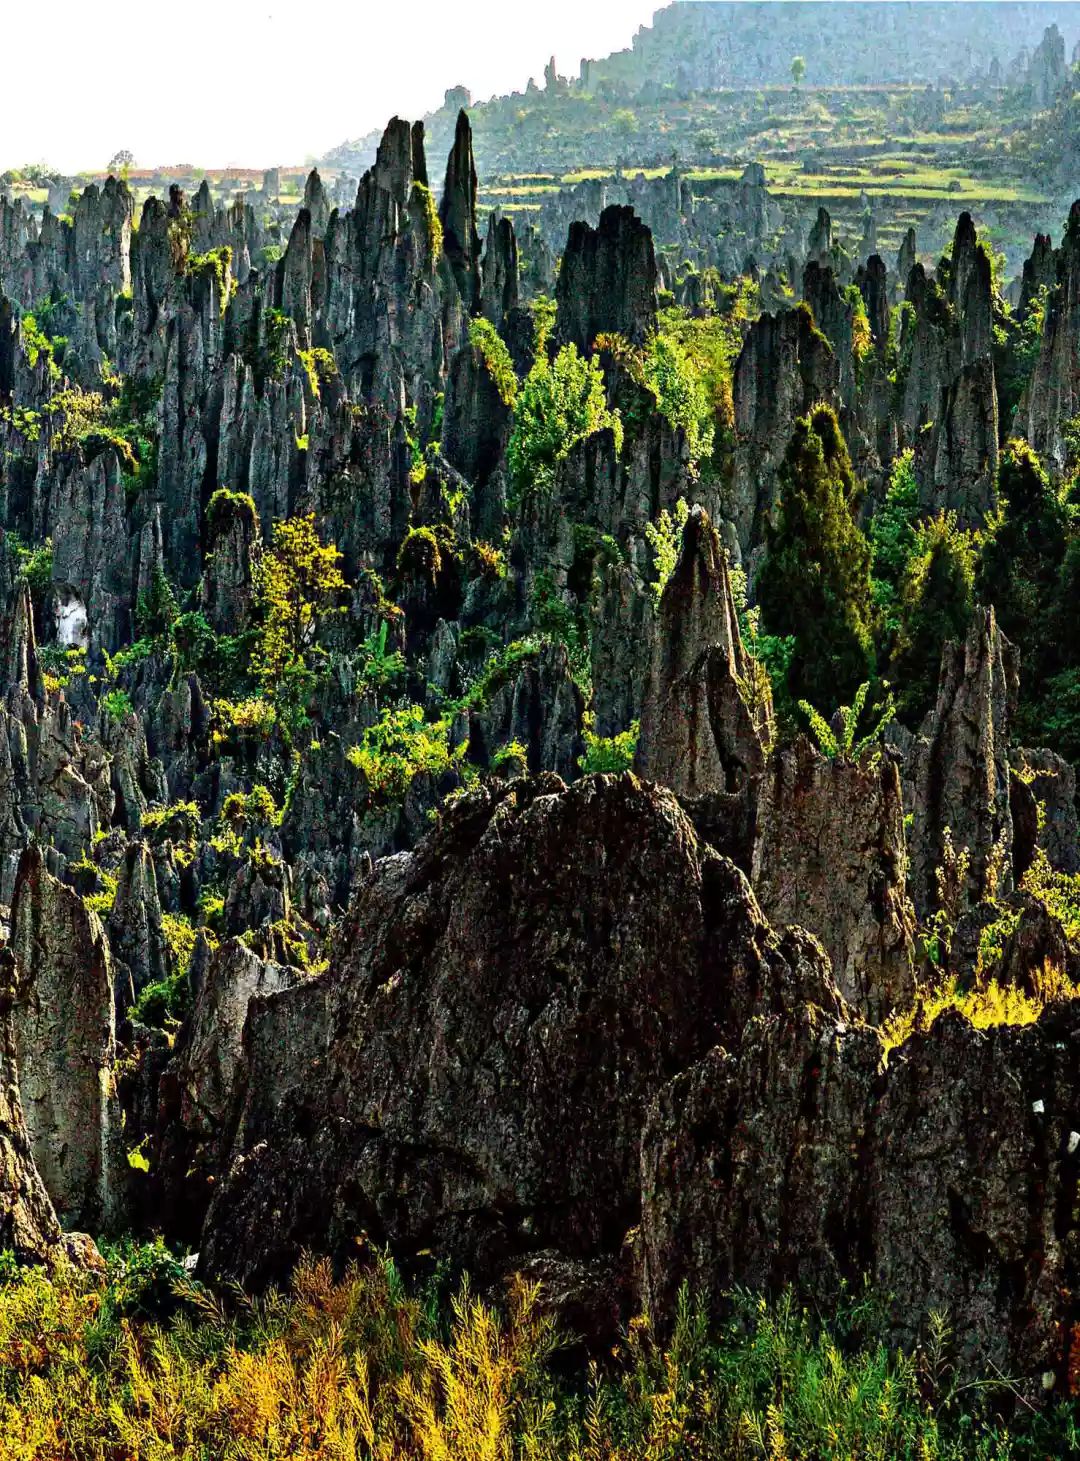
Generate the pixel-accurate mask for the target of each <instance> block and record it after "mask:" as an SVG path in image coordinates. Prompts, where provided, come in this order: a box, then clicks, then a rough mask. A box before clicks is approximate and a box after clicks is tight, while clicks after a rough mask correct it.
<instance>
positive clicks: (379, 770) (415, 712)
mask: <svg viewBox="0 0 1080 1461" xmlns="http://www.w3.org/2000/svg"><path fill="white" fill-rule="evenodd" d="M449 736H450V724H449V722H448V721H446V720H438V721H428V720H425V718H424V710H423V706H421V705H405V706H401V707H399V708H397V709H394V710H384V711H383V713H382V715H381V717H380V718H379V720H378V721H377V722H376V724H375V725H372V726H369V727H368V728H367V730H365V731H364V734H363V737H362V739H361V741H360V744H359V745H357V746H353V747H352V748H351V749H350V750H349V751H348V752H347V755H348V758H349V760H350V762H351V763H352V764H353V765H354V766H355V767H356V769H357V770H358V771H360V772H362V773H363V776H364V780H365V781H366V783H367V786H368V790H369V791H370V792H371V794H372V795H373V796H375V797H378V798H380V799H382V800H384V801H389V802H399V801H403V800H404V798H405V794H406V792H407V791H408V790H409V787H410V786H411V785H412V783H413V781H414V780H415V778H416V777H417V776H419V775H422V774H423V775H428V776H441V775H442V774H443V773H444V772H446V771H448V770H450V768H451V766H453V765H454V764H455V763H456V762H458V761H460V760H461V759H462V758H463V756H464V754H465V751H466V749H467V746H464V745H463V746H462V747H461V748H460V749H459V750H458V751H456V752H453V753H452V752H451V751H450V745H449Z"/></svg>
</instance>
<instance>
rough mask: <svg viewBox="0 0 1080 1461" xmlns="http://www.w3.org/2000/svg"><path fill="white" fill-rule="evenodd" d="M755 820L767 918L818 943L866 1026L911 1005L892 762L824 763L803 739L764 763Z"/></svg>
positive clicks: (903, 857) (910, 924)
mask: <svg viewBox="0 0 1080 1461" xmlns="http://www.w3.org/2000/svg"><path fill="white" fill-rule="evenodd" d="M757 819H758V820H757V840H756V844H755V847H754V865H753V877H752V881H753V884H754V891H755V892H756V894H757V896H758V900H759V902H760V903H761V907H762V911H763V912H764V914H765V916H766V918H768V919H769V921H770V922H771V923H773V924H775V925H778V926H779V925H783V924H787V923H797V924H800V925H801V926H802V927H803V928H807V929H809V930H810V932H811V933H813V934H816V935H817V937H818V938H820V939H821V942H822V943H823V944H824V946H825V949H826V952H827V953H828V955H829V957H830V958H831V960H832V965H833V973H834V977H835V979H836V983H837V986H838V988H839V989H840V992H841V994H842V995H843V996H844V998H845V999H846V1000H847V1001H848V1003H849V1004H851V1006H852V1007H853V1008H854V1009H857V1010H858V1011H859V1013H860V1014H862V1015H863V1016H864V1017H865V1018H868V1019H871V1020H879V1019H881V1018H883V1017H884V1016H885V1015H886V1014H888V1013H889V1011H890V1010H892V1009H894V1008H895V1007H897V1006H900V1005H907V1004H909V1003H910V1001H911V999H912V997H913V995H914V990H915V983H914V970H913V958H914V932H915V919H914V915H913V912H912V909H911V906H910V904H909V903H908V901H907V894H906V891H905V874H906V871H907V853H906V849H905V846H904V808H903V802H902V799H901V795H900V776H899V772H898V769H897V764H896V761H895V760H894V759H893V758H892V757H890V756H887V755H883V754H882V753H881V752H880V751H876V752H873V753H871V754H869V755H864V757H863V759H862V761H861V762H852V761H849V760H846V759H844V758H842V757H838V758H836V759H835V760H826V758H825V757H824V756H822V755H821V754H820V753H819V752H818V751H816V750H815V749H814V747H813V746H812V745H811V744H810V742H809V741H808V740H806V738H805V737H800V738H799V739H798V740H797V741H796V742H795V744H794V746H791V747H788V748H786V749H785V750H783V751H781V752H779V753H778V754H777V755H775V756H773V757H772V759H771V760H770V762H769V765H768V768H767V770H766V772H765V775H764V776H763V777H762V780H761V783H760V786H759V788H758V797H757Z"/></svg>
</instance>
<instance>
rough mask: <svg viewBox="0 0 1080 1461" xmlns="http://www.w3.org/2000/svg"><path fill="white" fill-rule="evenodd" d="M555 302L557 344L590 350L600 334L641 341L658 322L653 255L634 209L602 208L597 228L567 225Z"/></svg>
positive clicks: (643, 226) (651, 247) (633, 341)
mask: <svg viewBox="0 0 1080 1461" xmlns="http://www.w3.org/2000/svg"><path fill="white" fill-rule="evenodd" d="M555 303H556V306H557V314H556V320H555V336H556V339H557V341H558V343H559V344H560V345H569V344H573V345H576V346H577V348H578V349H579V350H580V351H581V352H582V354H591V353H592V349H593V345H594V342H595V340H596V337H597V335H600V334H617V335H623V336H625V338H626V339H628V340H630V341H631V342H632V343H633V344H637V345H640V344H642V343H643V342H644V340H645V337H646V335H647V334H648V333H649V331H650V329H652V328H653V327H654V326H655V324H656V257H655V255H654V253H653V241H652V234H651V233H650V232H649V230H648V229H647V228H646V227H645V225H644V224H643V223H642V222H641V220H640V219H639V218H638V217H637V216H636V215H635V213H634V210H633V209H632V208H619V207H615V206H612V207H611V208H605V209H604V211H603V213H601V215H600V222H599V225H598V226H597V227H596V228H591V227H590V226H589V225H588V224H587V223H580V222H578V223H572V224H571V225H570V233H569V237H568V238H567V240H566V251H565V253H564V254H563V260H562V266H561V268H560V269H559V278H558V281H557V283H556V285H555Z"/></svg>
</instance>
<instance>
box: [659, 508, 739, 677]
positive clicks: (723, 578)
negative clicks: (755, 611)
mask: <svg viewBox="0 0 1080 1461" xmlns="http://www.w3.org/2000/svg"><path fill="white" fill-rule="evenodd" d="M660 632H661V635H662V636H663V637H664V638H665V640H666V642H667V645H668V649H669V655H670V656H671V661H670V666H671V669H672V671H673V673H675V674H684V673H685V672H686V670H688V669H689V668H690V666H691V665H692V664H693V662H694V660H696V659H697V657H698V656H699V655H700V654H701V653H702V651H703V650H706V649H711V648H713V647H718V648H720V649H722V650H723V651H724V653H725V654H726V655H727V657H728V659H729V660H730V662H731V665H732V669H733V671H734V672H735V673H736V674H738V675H743V674H745V672H746V652H745V650H744V649H743V642H742V635H741V634H740V632H739V619H738V615H737V613H736V610H735V599H734V597H733V595H732V592H731V574H730V572H729V571H728V562H727V554H726V553H725V552H724V550H723V548H722V546H721V544H720V538H719V535H718V534H717V531H716V529H715V528H714V527H713V525H712V522H711V521H710V519H709V515H708V513H707V512H706V511H705V509H704V508H703V507H694V508H692V509H691V511H690V516H689V517H688V518H687V519H686V525H685V527H684V528H683V534H682V543H681V544H680V547H679V557H678V559H677V561H676V564H675V568H674V570H673V572H672V575H671V577H670V578H669V579H668V581H667V583H666V585H665V586H664V593H663V597H662V598H661V600H660Z"/></svg>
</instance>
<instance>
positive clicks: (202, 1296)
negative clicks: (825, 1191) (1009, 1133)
mask: <svg viewBox="0 0 1080 1461" xmlns="http://www.w3.org/2000/svg"><path fill="white" fill-rule="evenodd" d="M106 1258H107V1263H108V1270H107V1274H106V1276H105V1278H104V1280H102V1279H100V1278H95V1277H94V1276H87V1275H82V1274H79V1273H77V1272H75V1271H74V1270H72V1269H70V1268H62V1269H60V1270H59V1271H58V1272H57V1273H56V1275H55V1276H54V1277H53V1278H50V1277H49V1276H48V1275H46V1274H45V1272H44V1271H43V1270H41V1269H23V1270H17V1269H16V1268H15V1267H14V1264H13V1263H11V1262H7V1263H5V1264H2V1265H0V1370H2V1372H3V1375H4V1384H3V1386H2V1388H0V1454H2V1455H3V1456H4V1457H5V1458H7V1461H42V1458H46V1457H48V1458H63V1461H68V1458H71V1461H75V1458H78V1461H82V1458H95V1461H96V1458H104V1457H109V1458H112V1457H117V1458H119V1457H123V1458H135V1457H146V1458H153V1461H170V1458H180V1457H185V1458H187V1457H198V1458H202V1457H207V1458H209V1457H222V1458H237V1461H239V1458H254V1457H258V1458H260V1461H285V1458H289V1461H344V1458H350V1461H353V1458H357V1461H359V1458H362V1461H524V1458H529V1461H690V1458H695V1457H700V1458H711V1461H811V1458H813V1461H820V1458H836V1461H839V1458H859V1461H894V1458H902V1457H903V1458H919V1461H961V1458H963V1461H1006V1458H1007V1457H1015V1456H1019V1455H1022V1454H1032V1455H1035V1454H1040V1455H1041V1454H1046V1455H1050V1454H1065V1449H1064V1448H1065V1442H1066V1438H1067V1436H1068V1435H1069V1434H1070V1429H1069V1428H1070V1425H1071V1414H1070V1412H1069V1411H1068V1409H1067V1408H1066V1407H1062V1410H1061V1412H1060V1414H1059V1415H1056V1416H1054V1417H1052V1418H1050V1419H1047V1420H1043V1421H1041V1422H1038V1424H1039V1425H1040V1426H1041V1427H1042V1431H1043V1433H1041V1434H1040V1435H1039V1437H1038V1444H1039V1446H1040V1447H1045V1449H1029V1450H1028V1451H1026V1452H1025V1451H1023V1450H1021V1449H1018V1448H1017V1447H1016V1444H1015V1443H1016V1440H1017V1439H1018V1438H1017V1437H1015V1436H1014V1437H1009V1436H1007V1435H1005V1434H1004V1432H1002V1431H999V1430H998V1429H997V1428H996V1427H995V1425H994V1422H993V1419H992V1396H993V1389H994V1387H993V1386H990V1387H981V1386H980V1387H976V1388H975V1389H972V1387H967V1388H968V1391H969V1393H968V1394H966V1395H965V1394H963V1392H962V1391H961V1390H960V1387H959V1386H957V1385H956V1384H955V1382H954V1381H953V1380H952V1379H951V1368H950V1366H949V1365H948V1362H947V1353H948V1344H949V1336H948V1330H947V1327H946V1326H945V1324H944V1322H943V1321H942V1320H940V1319H936V1318H935V1319H933V1322H932V1324H931V1339H930V1341H929V1342H928V1344H927V1346H926V1347H925V1349H923V1350H920V1351H918V1352H916V1353H915V1354H913V1355H907V1354H903V1353H901V1354H897V1353H894V1352H892V1351H890V1350H889V1349H888V1348H887V1347H886V1345H885V1344H884V1343H883V1342H882V1341H881V1339H880V1338H878V1337H877V1335H878V1334H879V1333H880V1331H881V1327H882V1326H881V1315H880V1312H879V1310H878V1309H877V1308H876V1306H874V1305H872V1304H869V1303H867V1302H865V1301H864V1302H863V1303H861V1304H857V1305H856V1304H851V1303H847V1304H845V1305H844V1306H843V1307H842V1308H841V1309H840V1311H839V1312H838V1313H837V1314H836V1315H835V1316H834V1318H833V1321H832V1323H831V1324H828V1325H827V1324H825V1323H823V1322H822V1321H820V1320H819V1319H817V1318H816V1317H814V1316H812V1315H810V1314H809V1313H808V1312H806V1311H804V1310H802V1309H800V1308H799V1307H798V1306H797V1305H796V1304H795V1302H794V1301H793V1300H792V1299H791V1297H790V1296H786V1297H783V1298H781V1299H780V1300H779V1301H778V1302H776V1303H774V1304H769V1303H766V1302H765V1301H764V1300H760V1299H755V1298H753V1297H750V1296H748V1295H742V1294H736V1295H734V1296H733V1299H732V1308H733V1314H732V1317H731V1318H730V1320H729V1321H728V1322H727V1323H725V1324H723V1325H720V1326H716V1325H712V1324H710V1323H709V1322H708V1320H707V1318H706V1316H705V1313H704V1310H703V1309H702V1307H701V1306H699V1305H696V1304H694V1303H692V1302H691V1301H690V1300H689V1298H688V1297H687V1296H686V1295H685V1294H684V1295H683V1296H682V1299H681V1301H680V1304H679V1308H678V1313H677V1317H676V1322H675V1325H674V1329H673V1333H672V1335H671V1337H670V1339H669V1340H668V1341H666V1342H661V1341H660V1340H658V1339H657V1338H656V1337H655V1336H654V1335H653V1334H652V1333H651V1331H650V1329H649V1326H648V1325H647V1324H646V1323H645V1321H644V1320H635V1321H633V1322H632V1323H631V1325H630V1328H629V1331H628V1333H627V1335H626V1338H625V1342H624V1343H622V1344H620V1345H619V1346H618V1347H617V1349H616V1350H615V1351H614V1352H613V1353H612V1354H611V1355H609V1356H608V1357H607V1358H606V1360H605V1361H604V1362H603V1363H601V1364H594V1365H593V1366H591V1367H590V1368H589V1370H588V1371H586V1370H585V1367H584V1365H581V1366H580V1367H573V1366H571V1365H569V1364H568V1363H567V1362H566V1360H565V1359H563V1360H562V1361H561V1363H558V1364H557V1363H554V1361H555V1360H556V1357H557V1356H558V1355H559V1351H560V1349H561V1347H562V1336H561V1334H560V1333H559V1331H558V1329H557V1327H556V1325H555V1324H554V1322H553V1321H552V1319H551V1318H550V1317H549V1316H548V1315H547V1314H545V1312H544V1308H543V1304H542V1295H541V1293H540V1291H539V1289H538V1288H537V1287H536V1286H534V1285H531V1284H527V1283H524V1282H522V1281H521V1280H520V1279H516V1280H513V1281H512V1283H511V1285H510V1287H509V1292H508V1295H507V1298H506V1300H505V1302H504V1303H501V1304H499V1305H498V1306H496V1305H494V1304H488V1303H485V1302H482V1301H481V1300H479V1299H478V1298H476V1297H475V1296H474V1294H473V1293H472V1292H471V1290H470V1289H469V1287H468V1285H467V1283H466V1284H463V1285H462V1286H461V1287H460V1288H459V1290H458V1291H457V1293H456V1295H455V1296H454V1297H453V1298H452V1299H451V1300H450V1301H449V1302H445V1301H444V1300H442V1299H441V1298H440V1296H439V1285H438V1284H437V1283H434V1282H433V1283H430V1284H428V1285H427V1286H425V1287H423V1288H421V1289H419V1290H417V1291H415V1292H410V1290H409V1288H408V1287H407V1286H406V1285H405V1284H404V1283H403V1282H402V1279H401V1277H400V1275H399V1274H398V1272H397V1270H396V1269H395V1268H394V1266H393V1264H392V1263H391V1262H390V1261H389V1260H387V1259H385V1258H381V1257H376V1258H374V1259H372V1260H370V1261H368V1262H366V1263H364V1264H360V1263H356V1264H354V1265H352V1266H351V1267H350V1268H349V1269H348V1270H347V1271H346V1272H345V1273H344V1275H343V1276H342V1277H341V1278H340V1279H335V1277H334V1274H333V1271H332V1268H331V1265H330V1264H329V1262H327V1261H325V1260H322V1261H316V1260H312V1259H305V1260H303V1261H302V1262H301V1264H300V1266H299V1267H298V1269H297V1270H296V1272H295V1274H294V1276H293V1279H292V1283H291V1286H290V1288H289V1290H288V1291H287V1292H276V1291H275V1292H272V1293H270V1294H268V1295H267V1296H266V1297H264V1298H261V1299H257V1300H253V1299H248V1298H246V1297H245V1296H243V1295H241V1294H235V1293H232V1294H230V1295H229V1296H228V1300H227V1301H226V1300H225V1299H223V1298H221V1297H219V1296H218V1295H217V1294H215V1293H214V1292H212V1291H211V1290H209V1289H207V1288H205V1287H203V1286H202V1285H200V1284H197V1283H195V1282H193V1281H192V1280H191V1279H189V1278H188V1277H187V1276H186V1275H185V1273H184V1271H183V1267H182V1265H181V1264H180V1262H179V1261H178V1260H177V1259H176V1258H175V1257H174V1256H173V1255H172V1254H171V1253H170V1252H169V1250H168V1249H167V1248H165V1247H164V1246H163V1245H162V1244H161V1243H160V1242H157V1243H154V1244H146V1245H141V1246H136V1245H131V1244H126V1245H124V1246H123V1247H122V1248H119V1249H107V1250H106ZM932 1318H933V1316H932ZM943 1353H944V1354H945V1356H946V1360H945V1362H944V1363H943V1362H942V1355H943ZM1001 1388H1004V1386H1002V1387H1001ZM962 1400H965V1401H967V1402H968V1403H969V1404H971V1405H974V1406H982V1407H983V1413H982V1414H980V1415H972V1414H970V1413H969V1414H966V1415H965V1414H963V1413H962V1411H961V1401H962Z"/></svg>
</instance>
